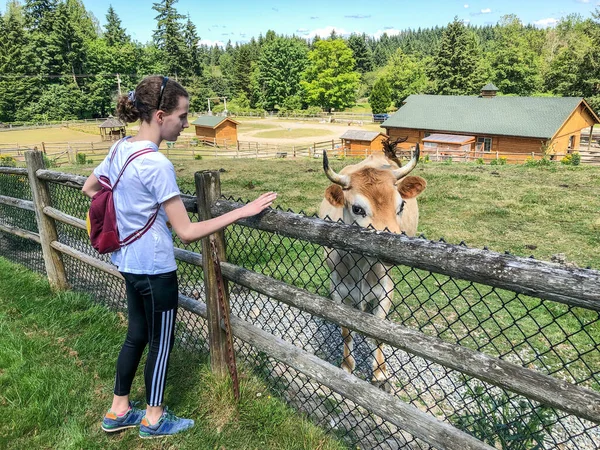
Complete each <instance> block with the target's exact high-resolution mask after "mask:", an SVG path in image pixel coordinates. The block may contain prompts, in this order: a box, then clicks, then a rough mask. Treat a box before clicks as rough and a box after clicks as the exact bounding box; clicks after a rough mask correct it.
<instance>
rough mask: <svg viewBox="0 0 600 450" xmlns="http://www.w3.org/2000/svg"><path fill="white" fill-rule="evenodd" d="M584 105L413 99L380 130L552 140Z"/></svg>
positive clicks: (548, 100) (544, 100)
mask: <svg viewBox="0 0 600 450" xmlns="http://www.w3.org/2000/svg"><path fill="white" fill-rule="evenodd" d="M582 101H583V99H582V98H581V97H493V98H482V97H474V96H464V95H410V96H409V97H408V98H407V99H406V101H405V104H404V105H403V106H402V107H401V108H400V109H399V110H398V111H397V112H396V113H394V114H393V115H392V116H391V117H390V118H389V119H388V120H386V121H385V122H383V123H382V124H381V126H382V127H383V128H394V127H396V128H417V129H424V130H439V131H449V132H455V133H468V134H478V135H481V134H494V135H505V136H521V137H532V138H551V137H553V136H554V134H555V133H556V132H557V131H558V129H559V128H560V127H561V126H562V125H563V123H564V122H565V121H566V120H567V119H568V117H569V116H570V115H571V113H573V111H574V110H575V108H576V107H577V106H578V105H579V104H580V103H581V102H582ZM584 104H585V105H586V106H587V103H585V102H584ZM588 108H589V107H588ZM590 111H592V110H591V109H590ZM592 115H594V114H593V111H592ZM594 117H595V115H594Z"/></svg>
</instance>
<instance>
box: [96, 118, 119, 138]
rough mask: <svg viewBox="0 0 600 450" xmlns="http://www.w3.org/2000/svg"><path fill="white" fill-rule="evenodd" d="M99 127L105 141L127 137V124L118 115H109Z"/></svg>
mask: <svg viewBox="0 0 600 450" xmlns="http://www.w3.org/2000/svg"><path fill="white" fill-rule="evenodd" d="M98 127H99V128H100V136H101V137H102V140H103V141H118V140H119V139H121V138H124V137H125V132H126V130H125V124H124V123H123V122H121V121H120V120H119V119H117V118H116V117H109V118H108V119H106V120H105V121H104V122H102V123H101V124H100V125H99V126H98Z"/></svg>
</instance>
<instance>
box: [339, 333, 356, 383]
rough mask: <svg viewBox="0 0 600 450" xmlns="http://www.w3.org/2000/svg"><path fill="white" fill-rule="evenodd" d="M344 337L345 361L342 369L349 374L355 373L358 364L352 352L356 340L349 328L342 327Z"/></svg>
mask: <svg viewBox="0 0 600 450" xmlns="http://www.w3.org/2000/svg"><path fill="white" fill-rule="evenodd" d="M342 337H343V338H344V359H343V360H342V369H344V370H345V371H346V372H348V373H352V372H354V367H355V366H356V362H355V361H354V356H352V351H353V350H354V340H353V339H352V333H351V331H350V330H349V329H348V328H344V327H342Z"/></svg>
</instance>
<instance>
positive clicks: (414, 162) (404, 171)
mask: <svg viewBox="0 0 600 450" xmlns="http://www.w3.org/2000/svg"><path fill="white" fill-rule="evenodd" d="M419 154H420V150H419V144H417V146H416V147H415V153H414V154H413V157H412V159H411V160H410V161H409V162H408V164H407V165H405V166H404V167H401V168H399V169H396V170H393V172H394V175H395V176H396V180H399V179H400V178H402V177H405V176H406V175H408V174H409V173H410V171H411V170H413V169H414V168H415V166H416V165H417V162H418V161H419Z"/></svg>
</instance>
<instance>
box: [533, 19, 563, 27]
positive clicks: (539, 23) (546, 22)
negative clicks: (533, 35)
mask: <svg viewBox="0 0 600 450" xmlns="http://www.w3.org/2000/svg"><path fill="white" fill-rule="evenodd" d="M557 23H558V20H557V19H554V18H552V17H548V18H547V19H540V20H536V21H535V22H533V24H534V25H535V26H536V27H540V28H548V27H553V26H554V25H556V24H557Z"/></svg>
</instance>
